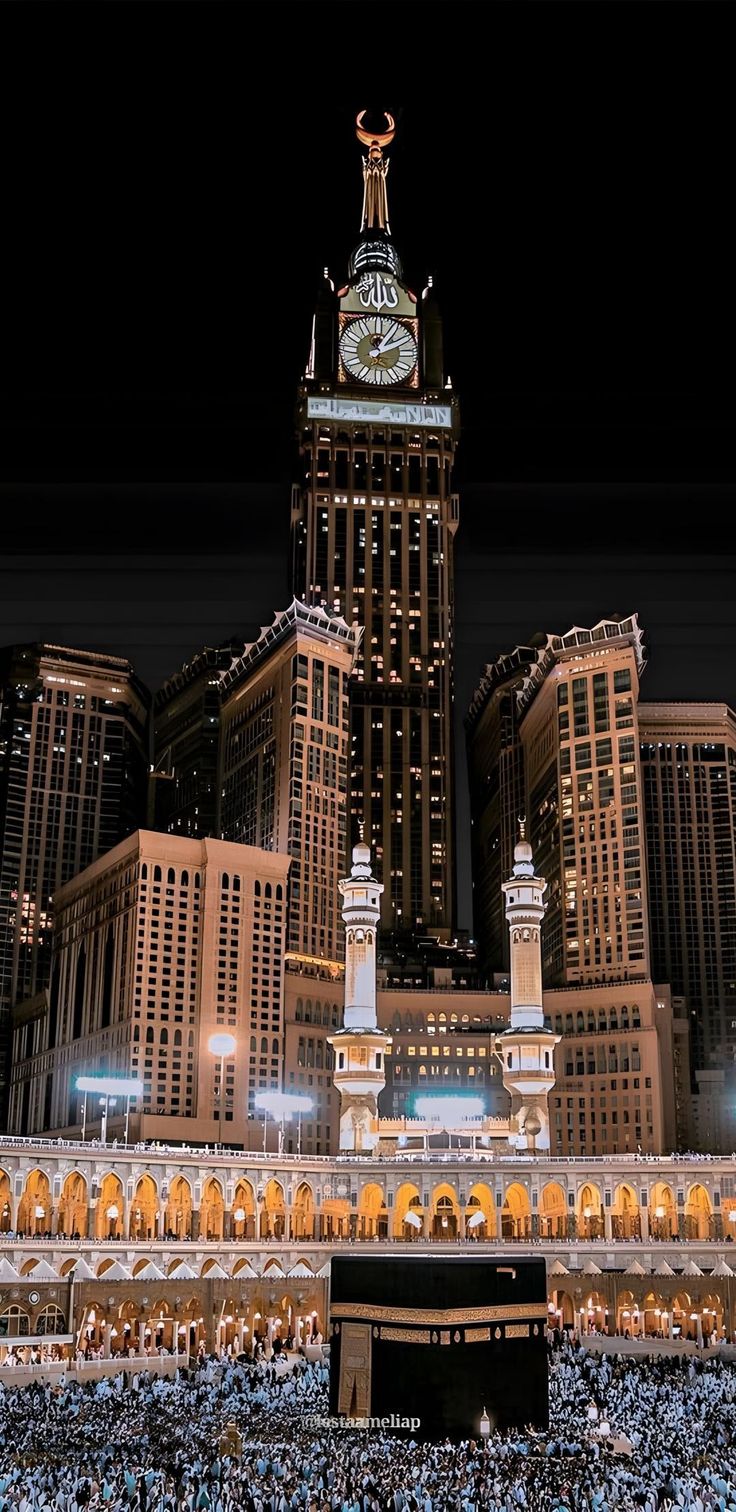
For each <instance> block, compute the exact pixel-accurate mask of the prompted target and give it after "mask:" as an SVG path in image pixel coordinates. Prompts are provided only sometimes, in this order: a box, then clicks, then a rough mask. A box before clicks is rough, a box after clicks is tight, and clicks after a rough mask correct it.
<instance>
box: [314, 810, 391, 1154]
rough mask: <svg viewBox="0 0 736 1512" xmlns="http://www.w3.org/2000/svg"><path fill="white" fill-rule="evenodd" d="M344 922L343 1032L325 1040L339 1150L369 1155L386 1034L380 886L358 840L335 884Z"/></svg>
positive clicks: (375, 1132) (382, 1078)
mask: <svg viewBox="0 0 736 1512" xmlns="http://www.w3.org/2000/svg"><path fill="white" fill-rule="evenodd" d="M338 887H339V889H340V893H341V895H342V900H343V903H342V916H343V920H344V923H345V1010H344V1018H343V1028H342V1029H341V1030H340V1032H339V1033H338V1034H334V1035H331V1036H330V1041H329V1042H330V1044H331V1045H332V1048H333V1050H334V1054H335V1072H334V1082H335V1086H336V1088H337V1090H338V1092H339V1093H340V1149H341V1150H346V1151H348V1150H349V1151H351V1152H352V1153H354V1154H357V1153H360V1152H361V1151H365V1152H366V1153H370V1151H371V1150H372V1149H374V1147H375V1145H376V1143H377V1141H378V1098H379V1096H380V1094H381V1092H382V1091H383V1089H384V1087H385V1085H386V1069H385V1067H386V1060H385V1053H386V1046H387V1044H388V1043H389V1036H388V1035H387V1034H384V1033H383V1031H382V1030H381V1029H379V1027H378V1017H377V1013H376V940H377V935H378V925H379V921H380V917H381V894H382V892H383V884H382V883H381V882H378V881H377V879H376V878H375V877H374V875H373V868H372V865H371V853H370V849H369V847H368V846H367V845H366V844H365V843H364V841H363V838H362V836H361V839H360V840H359V842H358V844H357V845H356V846H354V847H353V864H352V867H351V870H350V876H349V877H344V878H343V879H342V881H340V882H339V883H338Z"/></svg>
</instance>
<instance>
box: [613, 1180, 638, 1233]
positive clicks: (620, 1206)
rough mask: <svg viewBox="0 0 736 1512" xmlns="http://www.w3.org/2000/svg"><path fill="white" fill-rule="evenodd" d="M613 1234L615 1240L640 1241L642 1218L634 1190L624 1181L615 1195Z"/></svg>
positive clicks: (617, 1188)
mask: <svg viewBox="0 0 736 1512" xmlns="http://www.w3.org/2000/svg"><path fill="white" fill-rule="evenodd" d="M611 1232H612V1235H613V1238H614V1239H640V1238H641V1217H640V1214H639V1203H638V1201H637V1198H636V1192H635V1191H634V1188H633V1187H632V1186H630V1185H629V1183H628V1181H622V1182H620V1184H619V1185H618V1186H617V1187H616V1190H615V1192H614V1194H613V1207H612V1208H611Z"/></svg>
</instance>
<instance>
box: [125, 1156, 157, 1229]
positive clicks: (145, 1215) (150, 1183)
mask: <svg viewBox="0 0 736 1512" xmlns="http://www.w3.org/2000/svg"><path fill="white" fill-rule="evenodd" d="M128 1237H129V1238H130V1239H156V1238H157V1237H158V1186H157V1185H156V1182H155V1181H154V1179H153V1176H151V1175H150V1173H149V1172H148V1171H147V1172H146V1173H145V1175H144V1176H139V1177H138V1180H137V1182H136V1184H135V1192H134V1194H133V1201H132V1202H131V1204H130V1217H129V1226H128Z"/></svg>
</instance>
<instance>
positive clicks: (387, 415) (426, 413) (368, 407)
mask: <svg viewBox="0 0 736 1512" xmlns="http://www.w3.org/2000/svg"><path fill="white" fill-rule="evenodd" d="M307 415H308V417H309V419H310V420H367V421H369V422H370V423H371V424H374V425H375V424H376V423H377V422H380V421H381V420H383V421H386V422H387V423H388V424H390V425H423V426H430V425H431V426H444V427H445V428H446V429H447V430H450V428H451V426H452V412H451V410H450V406H449V404H398V403H395V404H384V403H383V402H382V401H381V400H379V399H333V398H328V397H327V396H325V397H324V398H323V397H322V396H321V395H318V394H312V395H311V396H310V398H309V399H308V400H307Z"/></svg>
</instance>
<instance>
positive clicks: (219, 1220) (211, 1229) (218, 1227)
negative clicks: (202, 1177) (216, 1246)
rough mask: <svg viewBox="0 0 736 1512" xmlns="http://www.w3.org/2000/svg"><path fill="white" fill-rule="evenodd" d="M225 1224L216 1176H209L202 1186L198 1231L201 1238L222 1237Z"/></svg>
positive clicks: (219, 1187)
mask: <svg viewBox="0 0 736 1512" xmlns="http://www.w3.org/2000/svg"><path fill="white" fill-rule="evenodd" d="M224 1226H225V1202H224V1199H223V1195H222V1187H221V1186H220V1183H219V1181H218V1180H217V1177H215V1176H210V1177H208V1179H207V1181H206V1182H205V1184H204V1186H203V1188H202V1201H201V1204H200V1208H199V1232H200V1235H201V1237H202V1238H203V1239H222V1238H223V1233H224Z"/></svg>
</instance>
